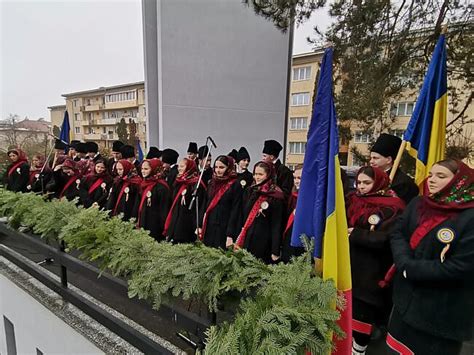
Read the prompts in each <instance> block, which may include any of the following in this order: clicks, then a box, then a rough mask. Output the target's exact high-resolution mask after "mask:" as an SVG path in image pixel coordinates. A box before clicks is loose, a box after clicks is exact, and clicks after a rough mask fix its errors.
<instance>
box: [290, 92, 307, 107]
mask: <svg viewBox="0 0 474 355" xmlns="http://www.w3.org/2000/svg"><path fill="white" fill-rule="evenodd" d="M304 105H309V92H302V93H298V94H293V95H291V106H304Z"/></svg>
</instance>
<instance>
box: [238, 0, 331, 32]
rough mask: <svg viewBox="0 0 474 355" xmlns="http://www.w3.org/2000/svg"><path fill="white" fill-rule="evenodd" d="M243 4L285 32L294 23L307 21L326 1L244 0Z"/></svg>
mask: <svg viewBox="0 0 474 355" xmlns="http://www.w3.org/2000/svg"><path fill="white" fill-rule="evenodd" d="M243 3H244V4H246V5H247V6H251V7H252V8H253V10H254V11H255V13H256V14H257V15H260V16H262V17H264V18H266V19H267V20H270V21H272V22H273V23H274V25H275V26H276V27H278V28H279V29H280V30H281V31H283V32H286V30H287V29H288V28H289V26H290V25H292V24H293V23H294V22H296V23H302V22H304V21H305V20H307V19H309V17H310V16H311V13H312V12H313V11H314V10H316V9H318V8H320V7H323V6H324V5H325V4H326V0H244V1H243Z"/></svg>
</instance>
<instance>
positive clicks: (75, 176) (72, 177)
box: [59, 175, 79, 198]
mask: <svg viewBox="0 0 474 355" xmlns="http://www.w3.org/2000/svg"><path fill="white" fill-rule="evenodd" d="M77 179H79V176H78V175H74V176H71V177H70V178H69V180H68V181H67V182H66V185H64V187H63V189H62V191H61V193H60V194H59V198H62V197H63V196H64V193H65V192H66V190H67V189H68V188H69V186H71V185H72V183H73V182H75V181H76V180H77Z"/></svg>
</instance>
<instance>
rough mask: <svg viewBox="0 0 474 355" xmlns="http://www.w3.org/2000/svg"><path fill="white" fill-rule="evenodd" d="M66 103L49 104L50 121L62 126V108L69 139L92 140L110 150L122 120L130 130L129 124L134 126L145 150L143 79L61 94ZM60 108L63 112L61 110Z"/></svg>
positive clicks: (116, 138) (116, 137)
mask: <svg viewBox="0 0 474 355" xmlns="http://www.w3.org/2000/svg"><path fill="white" fill-rule="evenodd" d="M62 96H63V97H64V98H65V100H66V105H65V106H60V105H59V106H51V107H50V112H51V121H52V124H53V128H54V126H55V125H56V126H58V123H59V126H58V127H60V126H61V124H62V120H63V115H64V110H65V109H66V110H67V111H68V113H69V123H70V126H71V137H72V139H77V140H81V141H84V142H87V141H94V142H96V143H98V144H99V145H100V146H101V147H102V148H106V149H110V148H111V147H112V142H113V141H114V140H118V139H119V137H118V135H117V127H118V125H119V123H120V121H121V120H122V119H124V120H125V122H126V124H127V129H128V132H129V133H130V126H131V123H132V122H133V123H135V125H136V136H137V138H138V139H139V140H140V144H141V147H142V149H146V107H145V85H144V82H143V81H141V82H136V83H130V84H123V85H115V86H109V87H100V88H98V89H93V90H86V91H79V92H73V93H68V94H63V95H62ZM61 111H62V113H61Z"/></svg>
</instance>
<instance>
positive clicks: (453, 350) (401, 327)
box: [386, 308, 462, 355]
mask: <svg viewBox="0 0 474 355" xmlns="http://www.w3.org/2000/svg"><path fill="white" fill-rule="evenodd" d="M386 343H387V348H388V350H387V354H402V355H409V354H416V355H458V354H459V353H460V351H461V347H462V343H461V342H459V341H456V340H451V339H446V338H441V337H438V336H435V335H432V334H429V333H426V332H423V331H421V330H418V329H416V328H413V327H412V326H411V325H409V324H408V323H406V322H404V321H403V319H402V316H401V314H400V313H399V312H398V311H397V309H396V308H394V309H393V311H392V315H391V317H390V323H389V325H388V334H387V341H386Z"/></svg>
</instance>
